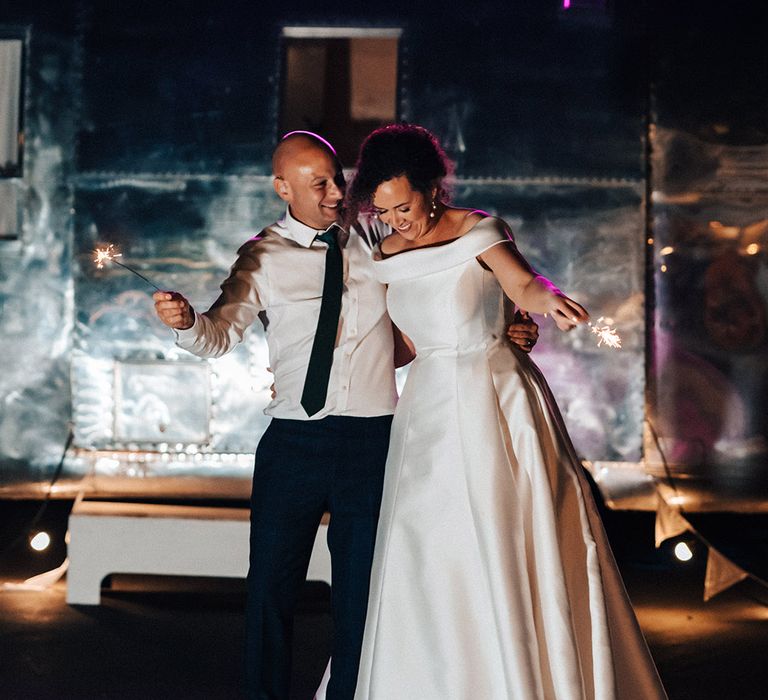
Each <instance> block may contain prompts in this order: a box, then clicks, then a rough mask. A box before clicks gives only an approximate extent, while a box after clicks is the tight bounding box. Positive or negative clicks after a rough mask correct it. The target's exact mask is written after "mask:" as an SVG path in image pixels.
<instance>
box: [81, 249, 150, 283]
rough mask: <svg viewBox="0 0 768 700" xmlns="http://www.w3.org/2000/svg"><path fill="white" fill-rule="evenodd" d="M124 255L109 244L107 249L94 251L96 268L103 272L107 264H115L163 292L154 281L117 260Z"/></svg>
mask: <svg viewBox="0 0 768 700" xmlns="http://www.w3.org/2000/svg"><path fill="white" fill-rule="evenodd" d="M122 257H123V254H122V253H120V252H119V251H118V250H117V248H115V246H114V245H112V244H111V243H110V244H108V245H107V246H106V247H105V248H96V250H94V251H93V262H95V263H96V267H97V268H98V269H99V270H101V269H102V268H103V267H104V265H105V264H106V263H115V265H120V267H122V268H125V269H126V270H128V272H132V273H133V274H134V275H136V276H137V277H141V279H143V280H144V281H145V282H146V283H147V284H149V285H151V286H152V287H154V288H155V289H156V290H157V291H158V292H162V291H163V290H162V289H160V287H158V286H157V285H156V284H155V283H154V282H153V281H152V280H150V279H147V278H146V277H144V275H142V274H141V273H140V272H139V271H137V270H134V269H133V268H132V267H131V266H130V265H126V264H125V263H121V262H120V261H119V260H116V259H115V258H122Z"/></svg>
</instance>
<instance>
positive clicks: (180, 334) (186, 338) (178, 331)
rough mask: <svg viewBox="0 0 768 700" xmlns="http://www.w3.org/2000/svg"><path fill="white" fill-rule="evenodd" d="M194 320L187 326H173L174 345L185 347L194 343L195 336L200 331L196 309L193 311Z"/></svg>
mask: <svg viewBox="0 0 768 700" xmlns="http://www.w3.org/2000/svg"><path fill="white" fill-rule="evenodd" d="M194 314H195V321H194V323H193V324H192V325H191V326H190V327H189V328H173V329H172V330H173V333H174V335H175V336H176V345H178V346H179V347H180V348H187V347H190V346H192V345H194V344H195V342H196V341H197V336H198V334H199V333H200V321H199V320H198V315H197V311H195V312H194Z"/></svg>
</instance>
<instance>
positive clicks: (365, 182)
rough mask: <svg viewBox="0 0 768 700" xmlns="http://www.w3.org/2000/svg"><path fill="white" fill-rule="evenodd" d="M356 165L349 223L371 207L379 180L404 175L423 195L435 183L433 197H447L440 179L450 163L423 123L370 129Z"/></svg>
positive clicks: (441, 199) (443, 199)
mask: <svg viewBox="0 0 768 700" xmlns="http://www.w3.org/2000/svg"><path fill="white" fill-rule="evenodd" d="M355 167H356V168H357V172H356V173H355V177H354V178H353V180H352V183H351V184H350V186H349V188H348V190H347V197H348V199H347V206H346V216H347V221H348V223H351V222H353V221H355V220H356V219H357V217H358V215H359V214H360V212H362V211H369V210H370V209H371V200H372V199H373V195H374V193H375V192H376V189H377V188H378V186H379V185H380V184H381V183H382V182H386V181H387V180H391V179H392V178H395V177H400V176H403V175H404V176H405V177H407V178H408V182H409V183H410V184H411V187H412V188H413V189H414V190H416V191H417V192H421V193H422V194H423V195H424V196H425V197H427V198H429V197H430V194H431V190H432V188H434V187H437V195H436V197H435V198H436V200H437V201H438V202H443V203H445V202H447V200H448V192H447V190H446V189H445V187H444V186H443V180H444V178H445V177H446V176H447V175H449V174H451V173H452V172H453V163H451V161H450V160H449V159H448V157H447V156H446V155H445V151H443V149H442V146H440V144H439V143H438V141H437V139H436V138H435V136H434V135H433V134H432V133H431V132H429V131H427V129H425V128H424V127H422V126H417V125H416V124H390V125H389V126H383V127H381V128H380V129H376V131H373V132H371V133H370V134H369V135H368V136H367V137H366V139H365V141H363V145H362V146H361V147H360V155H359V157H358V159H357V165H356V166H355Z"/></svg>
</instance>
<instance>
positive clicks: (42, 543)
mask: <svg viewBox="0 0 768 700" xmlns="http://www.w3.org/2000/svg"><path fill="white" fill-rule="evenodd" d="M50 544H51V536H50V535H49V534H48V533H47V532H38V533H37V534H36V535H35V536H34V537H33V538H32V539H31V540H30V541H29V546H30V547H32V549H34V550H35V551H36V552H42V551H44V550H46V549H48V545H50Z"/></svg>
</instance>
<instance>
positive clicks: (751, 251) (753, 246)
mask: <svg viewBox="0 0 768 700" xmlns="http://www.w3.org/2000/svg"><path fill="white" fill-rule="evenodd" d="M759 250H760V246H759V245H757V243H750V244H749V245H748V246H747V255H756V254H757V251H759Z"/></svg>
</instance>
